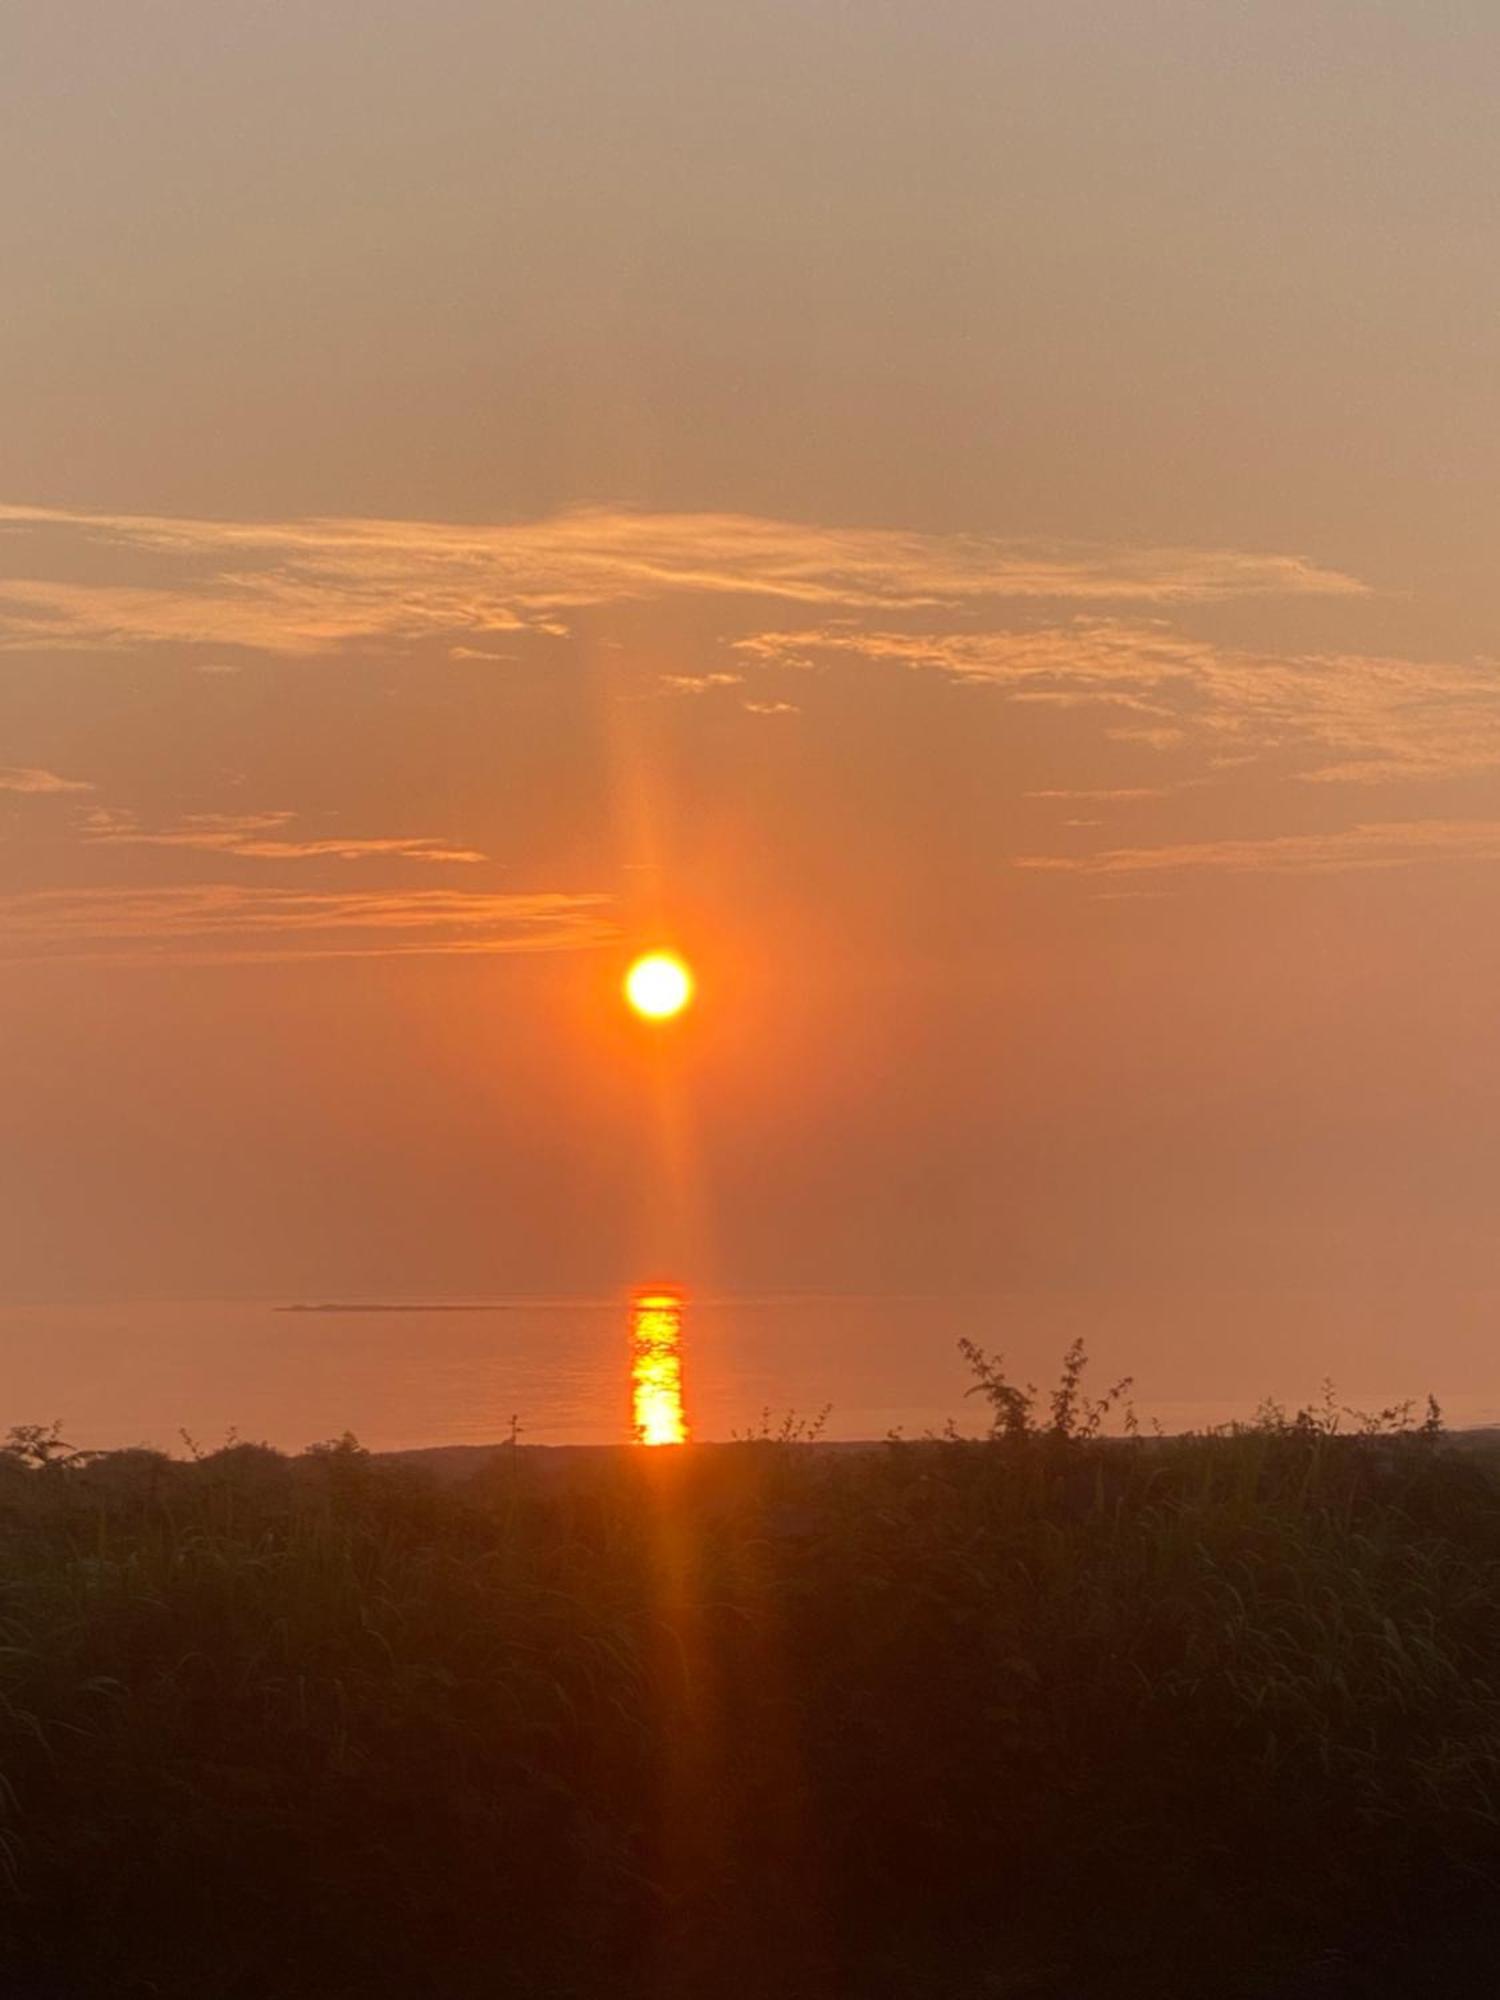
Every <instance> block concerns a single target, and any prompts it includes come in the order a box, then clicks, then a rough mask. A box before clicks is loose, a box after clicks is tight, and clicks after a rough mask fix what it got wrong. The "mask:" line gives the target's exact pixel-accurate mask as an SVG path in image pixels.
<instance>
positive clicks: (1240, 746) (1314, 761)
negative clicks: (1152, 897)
mask: <svg viewBox="0 0 1500 2000" xmlns="http://www.w3.org/2000/svg"><path fill="white" fill-rule="evenodd" d="M736 650H737V651H738V652H739V653H740V655H741V656H742V657H745V658H749V659H754V660H758V661H761V662H763V663H765V664H768V665H777V666H803V665H807V664H816V663H819V662H821V661H825V660H829V659H836V658H838V657H840V656H843V657H853V658H858V659H863V660H869V661H875V662H888V663H893V664H896V665H902V666H907V667H910V668H913V669H918V670H929V669H930V670H933V671H936V672H939V673H943V674H946V675H949V676H950V677H952V678H955V679H959V680H966V681H974V682H982V683H985V684H987V685H989V686H992V687H994V688H996V689H997V690H998V691H1000V692H1001V693H1002V694H1003V695H1004V696H1005V698H1006V699H1007V700H1009V701H1013V702H1019V703H1023V704H1029V705H1031V706H1034V707H1043V708H1046V707H1050V708H1054V709H1061V710H1073V709H1079V710H1093V711H1095V712H1096V713H1097V714H1098V715H1099V717H1100V719H1101V729H1102V733H1103V735H1104V736H1105V737H1107V738H1108V739H1110V740H1112V741H1114V742H1118V743H1122V744H1131V745H1135V746H1138V747H1140V748H1144V749H1147V750H1154V751H1176V750H1183V751H1186V752H1189V753H1191V754H1192V756H1193V758H1194V759H1195V762H1194V765H1193V769H1194V772H1195V773H1197V774H1203V775H1212V774H1219V775H1222V774H1224V773H1226V772H1230V771H1233V770H1235V769H1243V768H1245V767H1247V766H1249V765H1252V764H1254V763H1257V762H1264V761H1265V760H1266V759H1268V758H1271V757H1275V758H1277V759H1278V760H1279V761H1280V763H1281V765H1282V766H1283V767H1284V770H1285V772H1286V774H1288V775H1292V776H1295V777H1297V778H1299V779H1301V780H1303V781H1305V782H1312V783H1322V784H1327V783H1335V782H1338V783H1362V784H1369V783H1377V782H1389V781H1392V780H1397V779H1410V778H1429V777H1430V778H1448V777H1453V776H1456V775H1460V774H1463V773H1465V772H1476V771H1486V770H1493V769H1500V663H1497V662H1495V661H1493V660H1488V659H1479V660H1473V661H1467V662H1463V661H1417V660H1403V659H1397V658H1389V657H1384V656H1379V655H1364V654H1357V653H1330V654H1288V655H1275V654H1269V653H1256V652H1251V651H1248V650H1244V649H1237V648H1233V647H1226V646H1222V645H1218V644H1215V643H1213V642H1211V641H1209V640H1206V639H1201V638H1196V637H1193V636H1191V635H1189V634H1187V633H1184V632H1181V631H1178V630H1176V629H1175V628H1173V627H1171V626H1169V625H1166V624H1164V623H1163V622H1161V621H1159V620H1125V619H1116V618H1078V619H1075V620H1073V621H1071V622H1070V623H1068V624H1065V625H1055V626H1046V627H1043V628H1040V629H1037V630H1030V631H982V632H974V631H926V632H902V631H891V630H874V631H865V630H861V629H859V628H858V627H856V626H854V625H851V624H847V623H845V624H841V625H832V626H828V627H822V628H817V627H814V628H803V629H799V630H795V631H781V632H763V633H759V634H756V635H752V636H751V637H748V638H745V639H742V640H740V641H738V642H737V647H736ZM1147 789H1150V788H1145V787H1140V786H1133V785H1132V786H1125V787H1120V788H1114V790H1113V795H1114V796H1116V797H1122V796H1133V795H1140V794H1141V793H1142V792H1143V791H1144V790H1147ZM1053 795H1054V796H1065V795H1071V796H1075V797H1076V796H1079V794H1078V793H1077V792H1076V791H1070V789H1069V788H1065V787H1059V788H1057V790H1056V792H1055V793H1054V794H1053ZM1093 795H1094V796H1100V794H1098V793H1095V794H1093ZM1031 796H1033V797H1036V796H1047V794H1046V793H1036V792H1033V793H1032V794H1031Z"/></svg>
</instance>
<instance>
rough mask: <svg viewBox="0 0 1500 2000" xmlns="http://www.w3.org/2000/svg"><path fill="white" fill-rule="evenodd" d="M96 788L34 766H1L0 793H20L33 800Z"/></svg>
mask: <svg viewBox="0 0 1500 2000" xmlns="http://www.w3.org/2000/svg"><path fill="white" fill-rule="evenodd" d="M93 789H94V787H93V786H92V785H90V784H86V783H85V782H84V780H83V779H82V778H63V777H59V775H58V774H57V772H56V771H44V770H41V769H39V768H38V767H37V766H36V765H34V764H0V792H19V793H21V794H23V795H25V796H27V797H31V798H46V797H52V796H54V795H55V794H57V793H59V792H91V791H93Z"/></svg>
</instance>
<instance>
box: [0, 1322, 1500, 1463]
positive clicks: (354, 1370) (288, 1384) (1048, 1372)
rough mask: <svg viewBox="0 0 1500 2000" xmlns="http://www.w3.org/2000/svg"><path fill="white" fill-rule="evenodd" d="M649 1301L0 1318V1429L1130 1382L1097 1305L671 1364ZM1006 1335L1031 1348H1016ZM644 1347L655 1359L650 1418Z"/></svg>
mask: <svg viewBox="0 0 1500 2000" xmlns="http://www.w3.org/2000/svg"><path fill="white" fill-rule="evenodd" d="M642 1298H643V1295H642V1294H637V1295H636V1296H635V1297H634V1298H632V1296H631V1295H630V1294H629V1293H625V1294H622V1295H621V1296H619V1297H617V1298H613V1299H586V1300H546V1301H538V1300H490V1301H481V1302H473V1301H462V1302H458V1301H455V1302H452V1303H448V1304H438V1303H435V1302H425V1303H423V1302H418V1303H415V1304H411V1305H407V1306H402V1307H400V1308H399V1309H392V1308H391V1307H390V1306H389V1305H382V1304H381V1303H380V1302H366V1303H363V1304H361V1303H360V1302H343V1303H342V1304H341V1305H340V1306H339V1308H338V1309H336V1310H328V1309H324V1308H323V1307H321V1306H319V1307H317V1308H316V1309H308V1308H306V1307H303V1308H299V1309H292V1310H288V1309H287V1306H286V1304H285V1303H277V1302H262V1303H246V1302H225V1301H206V1302H199V1303H182V1302H180V1301H178V1302H173V1303H169V1304H151V1303H131V1304H126V1305H98V1304H89V1305H39V1306H7V1307H0V1429H3V1428H5V1427H6V1426H8V1425H10V1424H12V1423H23V1422H50V1421H51V1419H52V1418H53V1417H59V1418H61V1419H62V1421H63V1424H64V1429H65V1434H66V1435H67V1436H68V1437H69V1438H70V1439H71V1440H72V1441H73V1442H74V1443H76V1444H80V1445H86V1446H93V1447H105V1446H115V1445H124V1444H136V1443H147V1444H154V1445H158V1446H162V1447H165V1448H168V1449H173V1448H176V1449H180V1448H181V1438H180V1435H179V1433H180V1431H182V1430H186V1431H188V1432H189V1433H190V1434H191V1435H192V1436H193V1437H194V1438H195V1439H196V1440H197V1441H198V1442H199V1443H200V1444H202V1445H205V1446H212V1445H216V1444H219V1443H222V1442H223V1440H224V1438H225V1436H226V1434H227V1433H229V1432H230V1431H231V1430H233V1431H234V1432H236V1433H237V1434H238V1435H239V1436H240V1437H243V1438H254V1439H265V1440H267V1441H269V1442H270V1443H272V1444H275V1445H278V1446H281V1447H282V1448H284V1449H289V1450H296V1449H300V1448H301V1447H302V1446H303V1445H306V1444H308V1443H310V1442H312V1441H314V1440H316V1439H319V1438H325V1437H330V1436H336V1435H337V1434H338V1433H340V1432H342V1431H343V1430H345V1429H350V1430H353V1431H354V1432H356V1433H357V1434H358V1436H359V1437H360V1438H361V1439H362V1440H363V1441H364V1442H365V1443H366V1444H368V1445H370V1446H372V1447H373V1448H375V1449H396V1448H400V1447H402V1446H408V1445H424V1444H461V1443H478V1442H486V1441H489V1440H492V1439H497V1438H502V1437H504V1436H505V1435H506V1433H507V1431H508V1429H509V1426H510V1422H511V1418H512V1416H513V1415H514V1416H515V1417H516V1418H518V1419H519V1422H520V1424H521V1427H522V1436H523V1438H524V1439H525V1440H526V1441H528V1442H530V1443H535V1444H595V1443H611V1442H618V1441H625V1440H628V1439H630V1438H631V1437H632V1436H633V1435H635V1434H637V1429H638V1427H639V1426H640V1425H641V1424H642V1422H643V1421H645V1422H646V1423H648V1424H649V1425H653V1426H655V1427H656V1434H657V1435H659V1436H662V1437H666V1438H670V1436H671V1435H672V1434H673V1425H674V1424H681V1425H682V1426H685V1427H686V1429H687V1431H688V1432H689V1434H690V1435H691V1436H692V1437H694V1438H700V1439H713V1438H727V1437H729V1436H731V1435H732V1434H733V1433H735V1432H736V1431H741V1432H742V1431H745V1430H749V1429H754V1428H758V1427H759V1425H760V1423H761V1421H762V1412H763V1411H764V1410H765V1409H766V1408H767V1407H769V1408H770V1410H771V1412H772V1416H773V1421H779V1420H780V1417H781V1415H782V1414H783V1413H784V1412H786V1411H788V1410H791V1411H795V1412H796V1413H798V1414H799V1415H800V1416H803V1417H813V1416H815V1415H816V1414H817V1413H818V1412H819V1411H820V1410H821V1409H822V1408H823V1406H824V1405H825V1404H831V1405H832V1410H831V1413H830V1416H829V1419H828V1423H827V1428H826V1435H827V1436H829V1437H832V1438H856V1437H881V1436H884V1435H885V1434H886V1433H887V1432H888V1431H890V1430H891V1429H893V1428H897V1427H899V1428H902V1429H904V1430H906V1431H907V1432H912V1433H919V1432H921V1431H923V1430H926V1429H928V1428H933V1429H939V1428H941V1427H942V1425H943V1423H944V1422H945V1421H946V1419H948V1418H949V1417H954V1418H956V1419H957V1420H958V1422H959V1423H960V1426H961V1427H962V1428H964V1429H967V1430H973V1429H978V1428H979V1427H980V1419H981V1415H982V1412H981V1410H980V1409H979V1407H978V1406H977V1405H976V1404H975V1403H974V1402H972V1401H966V1400H965V1396H964V1391H965V1389H966V1387H967V1386H968V1382H969V1377H968V1374H967V1372H966V1370H965V1367H964V1364H963V1361H962V1359H961V1357H960V1355H959V1353H958V1351H957V1342H958V1340H959V1338H960V1336H961V1335H965V1334H967V1335H970V1336H972V1337H973V1338H975V1339H978V1340H980V1341H981V1342H982V1343H983V1344H984V1345H986V1346H987V1347H990V1348H991V1349H1005V1350H1007V1351H1008V1352H1010V1353H1011V1354H1012V1355H1013V1356H1014V1358H1015V1361H1016V1370H1015V1372H1016V1373H1017V1374H1018V1375H1020V1376H1021V1378H1022V1379H1026V1378H1027V1377H1030V1378H1031V1379H1034V1380H1037V1381H1039V1382H1042V1383H1043V1384H1044V1385H1045V1384H1046V1383H1048V1382H1050V1381H1051V1379H1052V1377H1053V1374H1054V1373H1055V1366H1054V1364H1055V1358H1056V1356H1057V1355H1058V1354H1059V1353H1060V1352H1061V1350H1062V1347H1063V1346H1064V1345H1065V1344H1066V1341H1067V1340H1068V1339H1069V1338H1071V1337H1072V1334H1073V1333H1074V1332H1076V1331H1079V1330H1083V1331H1085V1332H1086V1333H1088V1335H1089V1337H1090V1346H1091V1350H1092V1351H1093V1352H1094V1354H1095V1357H1096V1361H1097V1367H1096V1368H1095V1370H1094V1373H1095V1374H1096V1375H1097V1376H1098V1378H1099V1381H1100V1384H1101V1385H1102V1383H1103V1382H1104V1381H1106V1380H1108V1379H1110V1378H1111V1377H1112V1376H1113V1375H1115V1374H1119V1373H1121V1372H1123V1369H1124V1368H1125V1367H1128V1366H1129V1364H1130V1360H1131V1358H1132V1355H1133V1353H1138V1352H1139V1351H1140V1341H1141V1338H1142V1336H1141V1335H1139V1334H1137V1333H1136V1332H1135V1331H1134V1330H1133V1329H1132V1328H1130V1327H1128V1326H1121V1327H1117V1328H1113V1329H1111V1328H1110V1327H1109V1326H1107V1325H1106V1326H1105V1327H1104V1329H1103V1332H1102V1334H1101V1335H1099V1337H1095V1330H1096V1327H1097V1325H1098V1316H1097V1309H1095V1308H1090V1309H1088V1310H1085V1309H1084V1308H1082V1307H1080V1308H1079V1309H1078V1310H1077V1311H1076V1312H1071V1313H1061V1312H1058V1313H1055V1314H1053V1315H1052V1320H1051V1321H1050V1322H1049V1323H1048V1324H1047V1325H1045V1326H1043V1327H1041V1328H1040V1330H1038V1328H1037V1317H1038V1314H1037V1310H1036V1307H1035V1303H1034V1302H1010V1303H1007V1302H1006V1301H1003V1300H995V1299H987V1300H981V1299H974V1298H959V1299H955V1298H943V1299H911V1298H905V1299H903V1298H852V1297H798V1298H761V1299H713V1298H703V1299H692V1300H688V1301H684V1302H681V1303H680V1304H674V1305H673V1307H672V1314H673V1315H675V1323H674V1324H672V1325H671V1326H670V1327H669V1328H667V1329H666V1330H667V1332H669V1333H670V1336H671V1337H670V1339H669V1340H668V1341H667V1342H666V1345H665V1346H663V1345H662V1342H661V1338H660V1337H661V1336H662V1334H663V1327H664V1322H663V1319H662V1316H661V1313H660V1311H657V1315H656V1318H655V1319H654V1320H650V1319H648V1321H647V1322H646V1323H645V1324H644V1325H643V1321H642V1316H641V1307H642ZM653 1310H654V1309H653ZM1008 1326H1009V1327H1011V1328H1013V1329H1016V1330H1017V1332H1019V1333H1024V1334H1027V1337H1025V1338H1017V1337H1014V1336H1013V1337H1011V1338H1007V1333H1006V1328H1007V1327H1008ZM643 1341H644V1344H645V1347H647V1348H650V1347H651V1346H652V1344H653V1343H655V1345H656V1350H657V1351H656V1354H655V1360H654V1362H653V1364H652V1365H653V1366H654V1367H655V1368H656V1369H657V1371H658V1372H657V1377H656V1378H655V1379H656V1388H655V1389H654V1390H653V1392H652V1393H653V1395H654V1396H655V1398H656V1400H655V1401H654V1402H651V1403H649V1404H648V1405H643V1404H642V1403H641V1401H640V1396H639V1389H640V1374H639V1368H640V1362H641V1354H642V1351H643ZM1346 1358H1347V1357H1346ZM1304 1372H1305V1361H1304V1364H1303V1368H1301V1369H1299V1370H1298V1371H1297V1372H1296V1374H1295V1375H1293V1374H1291V1373H1290V1372H1289V1371H1287V1370H1286V1369H1284V1368H1282V1369H1278V1368H1274V1367H1267V1366H1266V1365H1265V1363H1264V1362H1261V1361H1257V1360H1256V1359H1255V1358H1254V1356H1253V1355H1251V1356H1250V1358H1249V1359H1248V1360H1247V1361H1246V1362H1245V1363H1244V1364H1243V1365H1238V1364H1237V1367H1236V1372H1235V1379H1233V1380H1232V1381H1230V1380H1227V1379H1226V1378H1224V1376H1223V1373H1222V1371H1220V1379H1219V1380H1217V1381H1213V1382H1206V1383H1204V1384H1203V1386H1204V1387H1205V1388H1207V1389H1209V1390H1215V1389H1217V1390H1220V1391H1221V1393H1206V1394H1199V1395H1198V1396H1197V1397H1196V1399H1193V1400H1185V1401H1177V1402H1170V1401H1163V1400H1161V1399H1160V1398H1159V1397H1154V1396H1153V1395H1152V1394H1151V1393H1150V1391H1151V1389H1152V1387H1153V1385H1152V1384H1151V1383H1150V1382H1149V1381H1145V1380H1142V1381H1140V1382H1139V1383H1138V1396H1137V1401H1138V1406H1139V1409H1140V1412H1141V1416H1142V1419H1143V1421H1146V1422H1149V1421H1150V1420H1151V1419H1152V1418H1153V1417H1154V1418H1155V1419H1156V1420H1157V1421H1159V1422H1161V1423H1162V1424H1163V1425H1164V1427H1165V1428H1167V1429H1181V1428H1184V1427H1188V1426H1191V1425H1196V1424H1202V1423H1211V1422H1221V1421H1224V1420H1225V1419H1227V1418H1230V1417H1235V1416H1248V1415H1249V1414H1250V1412H1251V1410H1252V1409H1253V1408H1254V1405H1255V1402H1256V1401H1257V1400H1258V1399H1259V1396H1260V1394H1261V1393H1267V1392H1269V1393H1274V1394H1276V1395H1279V1396H1284V1397H1286V1398H1287V1399H1288V1400H1296V1399H1299V1398H1306V1397H1311V1396H1312V1395H1314V1394H1315V1393H1316V1389H1317V1379H1316V1375H1317V1373H1320V1372H1321V1370H1319V1371H1315V1373H1314V1376H1313V1379H1310V1380H1309V1379H1304ZM1283 1378H1284V1379H1283ZM1200 1379H1201V1378H1200ZM1391 1380H1394V1381H1395V1382H1397V1383H1398V1384H1399V1385H1400V1393H1402V1394H1405V1393H1409V1392H1418V1391H1421V1390H1423V1389H1425V1387H1426V1386H1427V1385H1426V1382H1425V1381H1424V1380H1423V1379H1421V1370H1420V1367H1415V1368H1414V1370H1408V1369H1404V1368H1403V1369H1402V1370H1401V1371H1400V1372H1399V1373H1395V1374H1392V1373H1391V1372H1390V1371H1389V1370H1387V1369H1386V1368H1382V1371H1381V1376H1380V1377H1379V1378H1378V1379H1377V1380H1375V1382H1374V1383H1373V1385H1372V1384H1369V1383H1362V1382H1361V1381H1359V1380H1358V1379H1353V1378H1351V1374H1350V1372H1349V1371H1348V1370H1345V1371H1343V1373H1342V1381H1343V1382H1344V1383H1347V1384H1348V1393H1349V1396H1350V1399H1351V1400H1359V1401H1361V1402H1364V1403H1365V1404H1366V1405H1367V1406H1368V1405H1373V1404H1374V1403H1375V1402H1377V1401H1381V1400H1391V1396H1390V1393H1389V1391H1388V1389H1387V1387H1386V1384H1387V1383H1388V1382H1389V1381H1391ZM1192 1386H1193V1387H1198V1386H1199V1384H1198V1383H1194V1384H1192ZM1435 1386H1437V1388H1438V1390H1439V1393H1441V1392H1442V1389H1443V1386H1444V1385H1442V1384H1437V1385H1435ZM1223 1391H1228V1393H1224V1392H1223ZM673 1399H676V1401H675V1403H674V1400H673ZM1445 1409H1446V1412H1447V1414H1448V1416H1449V1419H1450V1421H1453V1422H1464V1423H1481V1422H1491V1421H1494V1420H1495V1418H1496V1416H1497V1415H1500V1410H1497V1408H1496V1406H1495V1404H1494V1403H1493V1401H1491V1400H1487V1399H1480V1398H1478V1397H1472V1396H1471V1397H1469V1398H1467V1399H1462V1398H1460V1399H1455V1400H1452V1401H1450V1400H1448V1399H1446V1398H1445ZM674 1411H675V1414H674Z"/></svg>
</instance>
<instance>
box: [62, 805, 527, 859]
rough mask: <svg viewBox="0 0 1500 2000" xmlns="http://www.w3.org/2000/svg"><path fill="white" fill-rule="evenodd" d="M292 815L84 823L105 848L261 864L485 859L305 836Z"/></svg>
mask: <svg viewBox="0 0 1500 2000" xmlns="http://www.w3.org/2000/svg"><path fill="white" fill-rule="evenodd" d="M296 818H297V815H296V814H295V813H290V812H263V813H239V814H235V813H190V814H188V815H187V816H186V817H185V818H183V819H181V820H178V821H176V822H174V823H173V824H172V825H171V826H166V827H160V828H157V829H154V830H148V829H146V828H143V827H141V826H140V825H139V823H138V822H137V820H136V817H135V815H134V814H133V813H128V812H119V811H113V810H101V811H99V812H95V813H91V814H89V816H88V818H87V819H86V820H85V821H84V825H83V836H84V839H85V840H87V841H89V842H91V843H93V844H95V845H100V846H106V847H184V848H196V849H198V850H199V851H201V852H203V853H207V854H237V855H243V856H246V857H248V858H250V859H253V860H261V861H310V860H337V861H366V860H371V859H375V860H387V861H430V862H476V861H483V860H485V859H486V858H487V857H486V856H485V855H483V854H482V853H480V851H479V850H478V849H477V848H473V847H454V846H452V845H451V844H450V843H449V842H447V841H444V840H438V839H433V838H429V837H427V836H419V837H417V838H408V837H403V836H395V835H375V836H358V835H330V834H321V835H303V834H297V833H294V832H292V831H291V830H290V829H291V828H292V827H293V826H294V825H295V823H296Z"/></svg>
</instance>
